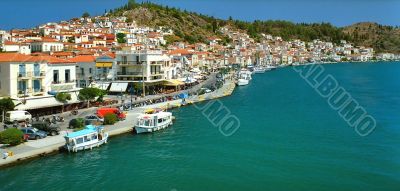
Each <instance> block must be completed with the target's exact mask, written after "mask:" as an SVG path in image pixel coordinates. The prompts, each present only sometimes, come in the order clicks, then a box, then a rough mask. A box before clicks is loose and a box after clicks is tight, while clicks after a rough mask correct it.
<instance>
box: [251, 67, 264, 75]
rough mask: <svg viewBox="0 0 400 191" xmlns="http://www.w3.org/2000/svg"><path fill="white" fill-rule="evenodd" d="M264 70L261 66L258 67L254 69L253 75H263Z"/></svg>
mask: <svg viewBox="0 0 400 191" xmlns="http://www.w3.org/2000/svg"><path fill="white" fill-rule="evenodd" d="M265 71H266V68H264V67H262V66H258V67H255V68H254V73H256V74H262V73H265Z"/></svg>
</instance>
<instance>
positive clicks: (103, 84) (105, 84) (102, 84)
mask: <svg viewBox="0 0 400 191" xmlns="http://www.w3.org/2000/svg"><path fill="white" fill-rule="evenodd" d="M108 86H110V83H109V82H100V83H99V82H92V83H91V84H90V87H93V88H99V89H101V90H107V89H108Z"/></svg>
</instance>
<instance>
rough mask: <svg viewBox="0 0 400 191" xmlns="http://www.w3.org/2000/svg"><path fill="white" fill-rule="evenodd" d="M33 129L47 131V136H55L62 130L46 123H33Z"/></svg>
mask: <svg viewBox="0 0 400 191" xmlns="http://www.w3.org/2000/svg"><path fill="white" fill-rule="evenodd" d="M32 127H33V128H36V129H39V130H42V131H45V132H46V133H47V135H51V136H55V135H58V134H60V130H61V128H60V127H59V126H58V125H56V124H49V123H47V122H44V121H37V122H33V123H32Z"/></svg>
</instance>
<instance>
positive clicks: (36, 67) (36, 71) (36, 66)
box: [33, 64, 40, 76]
mask: <svg viewBox="0 0 400 191" xmlns="http://www.w3.org/2000/svg"><path fill="white" fill-rule="evenodd" d="M33 73H34V75H35V76H40V65H39V64H34V65H33Z"/></svg>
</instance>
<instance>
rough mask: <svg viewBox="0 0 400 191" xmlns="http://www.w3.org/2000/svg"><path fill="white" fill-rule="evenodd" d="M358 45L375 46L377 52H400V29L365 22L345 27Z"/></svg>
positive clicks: (344, 31)
mask: <svg viewBox="0 0 400 191" xmlns="http://www.w3.org/2000/svg"><path fill="white" fill-rule="evenodd" d="M342 30H343V33H345V34H347V35H350V36H351V39H352V42H354V43H355V44H356V45H362V46H370V47H373V48H374V49H375V50H376V51H377V52H393V53H400V29H399V28H398V27H392V26H384V25H380V24H378V23H371V22H363V23H356V24H354V25H350V26H347V27H344V28H343V29H342Z"/></svg>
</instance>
